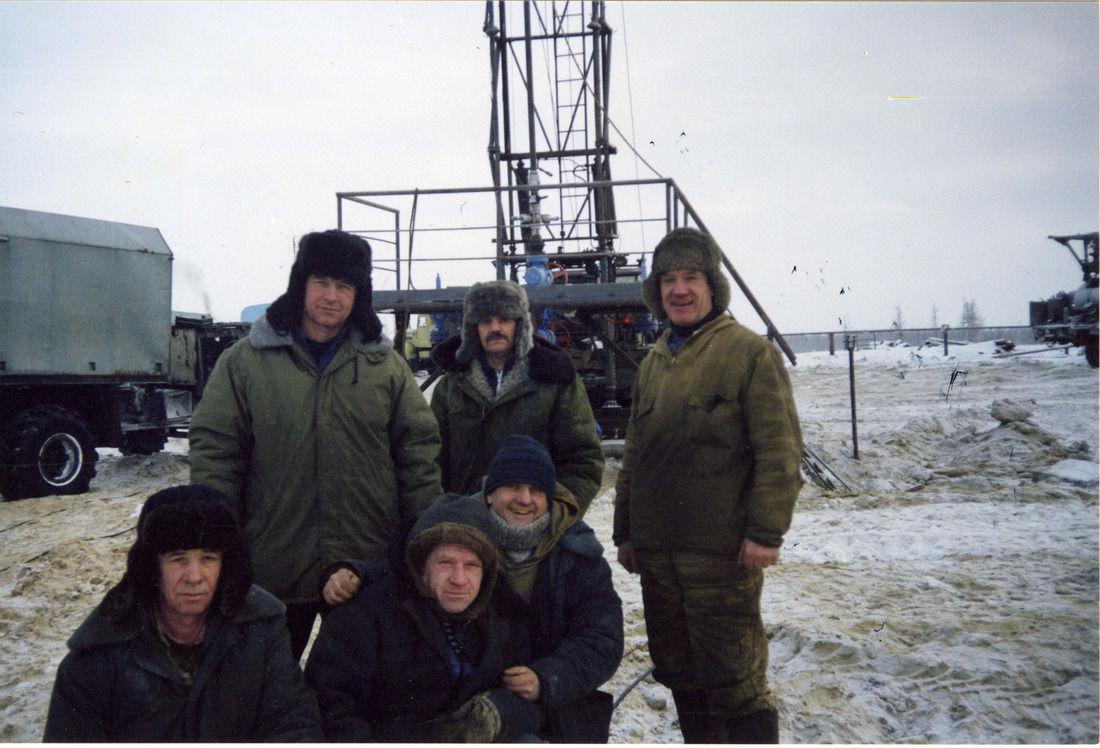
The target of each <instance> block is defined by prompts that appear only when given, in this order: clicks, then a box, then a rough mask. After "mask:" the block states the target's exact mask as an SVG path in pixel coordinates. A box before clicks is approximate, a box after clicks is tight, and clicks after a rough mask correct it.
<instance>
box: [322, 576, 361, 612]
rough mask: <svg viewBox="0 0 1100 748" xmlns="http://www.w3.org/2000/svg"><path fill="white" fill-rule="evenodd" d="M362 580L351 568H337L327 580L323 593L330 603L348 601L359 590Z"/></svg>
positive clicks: (326, 600)
mask: <svg viewBox="0 0 1100 748" xmlns="http://www.w3.org/2000/svg"><path fill="white" fill-rule="evenodd" d="M360 584H361V581H360V579H359V577H357V576H356V575H355V573H354V572H352V570H351V569H347V568H344V569H337V570H336V571H335V572H333V574H332V576H331V577H329V578H328V581H327V582H325V589H324V591H323V592H322V595H323V596H324V598H325V602H326V603H328V604H329V605H339V604H340V603H346V602H347V601H348V600H350V599H351V598H352V596H353V595H354V594H355V593H356V592H358V591H359V585H360Z"/></svg>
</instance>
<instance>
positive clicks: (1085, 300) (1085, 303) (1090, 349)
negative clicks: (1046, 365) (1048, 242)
mask: <svg viewBox="0 0 1100 748" xmlns="http://www.w3.org/2000/svg"><path fill="white" fill-rule="evenodd" d="M1098 235H1100V233H1098V232H1096V231H1094V232H1092V233H1091V234H1073V235H1071V236H1051V237H1048V238H1050V239H1053V240H1054V241H1056V242H1058V243H1059V244H1061V245H1062V246H1064V247H1065V248H1066V249H1068V250H1069V251H1070V254H1072V255H1073V259H1075V260H1077V264H1078V265H1080V266H1081V275H1082V280H1083V282H1082V283H1081V286H1080V288H1078V289H1077V290H1076V291H1063V292H1060V293H1058V294H1056V295H1054V296H1051V297H1050V298H1049V299H1047V300H1046V301H1033V302H1031V314H1030V321H1031V329H1032V330H1033V331H1034V333H1035V340H1037V341H1041V342H1045V343H1047V344H1048V345H1077V346H1084V347H1085V358H1086V359H1088V362H1089V365H1090V366H1092V367H1093V368H1096V367H1097V365H1098V363H1100V362H1098V359H1097V341H1098V338H1097V335H1098V331H1097V320H1098V317H1100V291H1098V289H1097V257H1096V242H1097V236H1098ZM1074 242H1080V243H1081V253H1080V254H1078V252H1077V250H1076V249H1075V248H1074Z"/></svg>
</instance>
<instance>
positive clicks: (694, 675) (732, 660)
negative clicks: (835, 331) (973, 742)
mask: <svg viewBox="0 0 1100 748" xmlns="http://www.w3.org/2000/svg"><path fill="white" fill-rule="evenodd" d="M720 254H721V253H720V250H719V249H718V245H717V244H716V243H715V241H714V240H713V239H712V238H711V237H710V236H709V235H707V234H704V233H702V232H700V231H698V230H696V229H692V228H678V229H674V230H673V231H672V232H671V233H669V234H668V235H667V236H666V237H665V238H664V239H662V240H661V242H660V243H659V244H658V245H657V248H656V249H655V250H654V253H653V272H652V273H651V274H650V275H649V277H648V278H646V280H645V281H644V285H643V297H644V298H645V301H646V303H647V305H648V306H649V307H650V309H651V310H652V311H653V312H654V314H656V315H657V317H658V319H665V318H667V319H668V321H669V323H670V329H668V330H666V331H665V332H664V333H663V334H662V336H661V337H660V339H659V340H658V341H657V344H656V345H655V346H654V348H653V350H652V351H651V352H650V353H649V355H648V356H647V357H646V359H645V360H644V361H643V362H642V365H641V367H640V369H639V371H638V375H637V379H636V380H635V384H634V401H633V404H632V407H631V416H630V422H629V426H628V428H627V434H626V450H625V454H624V457H623V465H622V470H621V471H620V473H619V479H618V483H617V485H616V499H615V526H614V541H615V545H616V546H618V557H619V562H620V563H621V564H622V565H623V567H624V568H626V569H627V571H630V572H632V573H639V574H640V575H641V583H642V599H643V603H644V606H645V619H646V630H647V633H648V635H649V650H650V654H651V656H652V657H653V663H654V665H655V666H656V670H655V671H654V676H655V677H656V679H657V680H658V681H659V682H661V683H662V684H664V685H666V686H667V687H668V688H669V689H670V690H671V691H672V695H673V699H674V701H675V703H676V710H677V712H678V714H679V719H680V728H681V731H682V732H683V735H684V740H685V742H706V743H777V742H778V741H779V724H778V713H777V711H776V704H775V698H774V696H773V695H772V693H771V692H770V690H769V689H768V684H767V678H766V676H767V666H768V640H767V637H766V636H765V634H764V625H763V621H762V619H761V616H760V593H761V590H762V588H763V582H764V572H763V569H764V568H765V567H767V566H770V565H771V564H774V563H775V562H776V561H778V559H779V547H780V545H781V544H782V541H783V534H784V533H785V532H786V531H787V529H788V528H789V527H790V523H791V514H792V512H793V510H794V503H795V499H796V498H797V496H798V492H799V489H800V488H801V485H802V478H801V472H800V464H801V457H802V432H801V428H800V426H799V423H798V414H797V412H796V410H795V405H794V398H793V395H792V391H791V384H790V378H789V377H788V375H787V372H786V369H785V368H784V366H783V363H782V361H781V359H780V357H779V355H778V352H777V351H776V350H775V348H774V347H773V346H772V345H771V344H770V343H768V341H766V340H765V339H763V338H762V337H760V336H758V335H756V334H754V333H752V332H750V331H749V330H747V329H746V328H744V327H742V326H741V325H740V324H739V323H738V322H737V321H736V320H734V319H733V318H732V317H731V316H730V315H729V314H727V313H726V311H725V310H726V307H727V305H728V304H729V300H730V287H729V282H728V281H727V280H726V279H725V277H724V276H723V275H722V273H721V271H720V268H719V262H720Z"/></svg>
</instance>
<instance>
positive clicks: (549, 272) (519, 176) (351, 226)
mask: <svg viewBox="0 0 1100 748" xmlns="http://www.w3.org/2000/svg"><path fill="white" fill-rule="evenodd" d="M482 31H483V33H484V34H485V35H486V36H487V37H488V40H489V45H488V46H489V55H490V70H491V78H492V80H491V83H492V95H491V106H490V128H489V131H490V136H489V144H488V149H487V150H488V156H489V173H490V177H491V181H492V183H491V185H488V186H482V187H464V188H447V189H417V190H405V191H359V192H339V193H337V225H338V227H339V228H341V229H343V230H344V231H349V232H352V233H356V234H359V235H361V236H363V237H364V238H367V239H368V240H369V241H370V242H371V244H372V245H374V246H375V247H382V248H387V249H389V250H390V251H392V255H391V256H390V257H389V258H388V259H384V257H385V252H384V251H382V252H380V251H378V250H377V249H376V251H375V253H374V263H375V266H376V267H378V266H380V265H383V266H388V267H389V268H391V269H392V270H393V271H394V273H395V275H396V280H397V288H398V289H399V290H396V291H376V292H375V293H374V295H373V303H374V308H375V310H376V311H378V312H383V313H389V312H392V313H393V314H394V316H395V321H396V331H397V336H396V337H397V340H396V341H395V342H396V344H397V350H399V351H400V350H407V351H408V354H407V355H409V358H410V364H411V365H412V366H413V368H414V369H417V368H418V367H420V366H427V365H428V364H427V357H426V355H425V354H426V351H427V350H428V348H429V345H428V344H426V343H425V337H426V336H425V335H424V328H425V327H430V328H431V340H432V341H438V340H442V339H445V338H446V337H447V336H448V335H449V334H453V333H454V332H456V331H457V329H458V324H459V320H460V318H459V314H460V312H461V309H462V299H463V297H464V295H465V293H466V291H467V290H468V286H461V285H460V286H447V285H445V283H444V275H445V274H446V272H445V271H444V270H438V268H445V267H459V266H460V264H461V263H465V264H466V266H467V267H468V266H469V263H480V264H481V265H482V266H483V267H484V276H482V278H483V279H484V280H489V279H490V272H491V273H492V277H495V278H496V279H505V278H507V279H510V280H514V281H517V282H522V283H523V284H524V285H525V290H526V292H527V296H528V300H529V301H530V304H531V308H532V312H533V314H534V317H535V319H534V322H535V325H536V329H537V330H538V334H539V335H541V336H543V337H545V338H547V339H549V340H551V341H553V342H556V343H557V344H558V345H560V346H561V347H563V348H564V349H565V350H566V351H567V352H568V353H569V354H570V356H571V357H572V359H573V362H574V364H575V365H576V368H577V371H578V373H579V374H580V376H581V378H582V380H583V382H584V384H585V388H586V391H587V392H588V396H589V399H590V401H591V403H592V409H593V411H594V413H595V415H596V420H597V423H598V424H599V425H600V428H601V431H602V433H603V436H604V438H615V437H621V436H622V434H623V430H624V429H625V424H626V420H627V417H628V415H629V405H630V401H631V397H632V389H633V380H634V372H635V370H636V369H637V366H638V363H639V362H640V361H641V359H642V358H643V357H644V356H645V354H646V352H647V351H648V349H649V347H650V346H651V345H652V343H653V342H654V340H655V339H656V337H657V335H658V334H659V332H660V331H659V330H658V325H657V322H656V320H655V319H654V318H653V316H652V315H650V313H649V310H648V309H647V308H646V306H645V304H644V302H643V301H642V293H641V283H640V281H641V280H643V279H644V277H645V273H646V259H647V256H648V255H649V254H650V253H651V251H652V250H651V247H653V246H655V245H656V243H657V241H659V240H660V238H661V237H663V236H664V235H665V234H666V233H667V232H668V231H670V230H671V229H673V228H676V227H678V226H684V225H690V226H694V227H695V228H698V229H700V230H702V231H707V228H706V226H705V225H704V224H703V221H702V220H701V218H700V217H699V215H698V213H696V211H695V209H694V208H693V207H692V206H691V204H690V203H689V202H688V200H687V198H686V197H685V195H684V194H683V192H682V191H681V190H680V188H679V187H678V186H677V185H676V183H675V181H673V180H672V179H668V178H664V177H654V178H650V179H631V180H616V179H614V178H613V177H612V170H611V157H612V156H614V155H615V154H616V153H617V149H616V147H615V145H613V143H612V134H613V133H616V134H618V133H619V130H618V128H617V127H616V126H615V124H614V122H613V121H612V120H611V117H610V116H609V109H608V100H609V96H610V80H611V60H612V56H611V39H612V29H611V27H610V25H609V24H608V22H607V19H606V17H605V13H604V3H603V2H567V3H554V2H548V3H542V2H531V1H530V0H528V1H527V2H523V3H522V4H520V3H514V2H503V1H501V2H492V0H490V1H489V2H487V3H486V4H485V12H484V17H483V22H482ZM620 137H622V136H621V135H620ZM623 140H625V138H623ZM627 205H629V206H630V208H629V210H627V209H625V208H624V206H627ZM708 233H709V232H708ZM723 262H724V265H725V267H726V270H727V271H728V272H729V274H730V276H731V277H732V278H733V280H734V282H735V283H736V284H737V286H738V287H739V288H740V289H741V291H742V293H744V295H745V297H746V299H747V300H748V301H749V303H750V304H751V305H752V306H753V308H754V309H755V310H756V312H757V313H758V314H759V315H760V318H761V320H762V321H763V322H764V325H765V327H766V330H767V335H768V337H769V338H770V339H772V340H773V341H775V342H776V344H778V345H779V346H780V347H781V348H782V349H783V351H784V353H785V354H786V355H787V356H788V358H789V359H790V360H791V362H792V363H794V360H795V357H794V353H793V352H792V351H791V349H790V347H789V346H788V345H787V343H786V341H785V340H784V339H783V337H782V335H781V334H780V333H779V331H778V330H777V329H776V328H775V325H774V324H772V322H771V320H770V319H769V318H768V316H767V314H765V313H764V310H763V309H762V308H761V306H760V304H759V303H758V302H757V300H756V298H755V297H754V296H753V295H752V293H751V292H750V291H749V289H748V287H747V285H746V284H745V282H744V280H743V279H742V278H741V276H740V275H739V274H738V273H737V271H736V270H735V269H734V267H733V265H732V264H731V263H730V261H729V259H728V257H726V256H725V254H724V253H723ZM424 264H428V265H429V266H430V267H431V269H432V270H436V271H437V273H438V274H437V276H436V281H435V288H414V287H413V283H412V282H411V281H412V275H413V268H414V266H416V267H418V268H422V267H424ZM403 266H404V267H405V272H404V274H403V273H402V267H403ZM403 278H404V279H405V282H406V284H407V285H406V286H405V287H404V288H402V280H403ZM412 315H420V324H419V326H418V328H414V333H415V334H416V336H417V338H418V340H419V342H417V343H416V344H415V345H412V346H410V347H408V348H406V347H405V344H404V343H405V341H404V340H403V337H404V335H405V333H406V329H407V327H408V325H409V323H410V321H411V319H412ZM429 383H430V381H429V382H428V383H425V386H427V384H429Z"/></svg>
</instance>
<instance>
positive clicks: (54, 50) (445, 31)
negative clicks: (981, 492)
mask: <svg viewBox="0 0 1100 748" xmlns="http://www.w3.org/2000/svg"><path fill="white" fill-rule="evenodd" d="M1097 8H1098V5H1097V4H1096V3H1093V2H1084V3H1047V2H1041V3H983V2H964V3H940V2H929V3H926V2H920V3H863V2H859V3H833V2H821V3H805V4H803V3H797V2H778V3H767V2H762V3H749V2H675V3H660V2H628V3H608V5H607V17H608V21H609V23H610V25H611V26H612V28H613V29H614V30H615V36H614V38H613V43H612V49H613V61H612V67H613V72H614V77H613V79H612V94H611V101H610V104H611V106H610V112H611V117H612V119H613V120H614V121H615V123H616V125H617V126H618V127H619V129H620V130H621V131H622V132H623V133H625V134H626V135H627V136H629V137H631V139H632V140H633V142H634V145H635V147H636V148H637V150H638V152H639V153H640V154H641V155H642V156H643V157H644V158H645V160H646V162H648V163H649V164H651V165H652V166H653V167H654V168H655V169H656V170H657V171H658V172H659V173H660V176H662V177H671V178H673V179H675V180H676V182H677V184H678V185H679V186H680V188H681V189H682V191H683V192H684V194H685V195H686V196H687V198H688V200H689V201H690V202H691V203H692V205H693V206H694V207H695V208H696V209H697V210H698V212H699V213H700V215H701V216H702V217H703V220H704V221H705V222H706V224H707V226H708V228H709V229H710V230H711V232H712V233H713V234H715V236H716V237H717V238H718V240H719V242H720V244H721V245H722V246H723V248H724V249H725V250H726V252H727V253H728V255H729V256H730V259H731V261H732V262H733V264H734V265H735V266H736V267H737V269H738V271H739V272H740V274H741V275H742V276H743V277H744V279H745V281H746V282H747V284H748V286H749V287H750V288H751V290H752V292H753V293H754V294H755V295H756V296H757V297H758V299H759V300H760V302H761V304H762V306H763V307H764V309H765V310H766V311H767V312H768V314H769V315H770V316H771V317H772V319H773V321H774V322H775V323H776V324H777V326H778V327H779V329H780V330H781V331H783V332H787V333H793V332H807V331H819V330H834V329H840V328H841V326H842V325H846V326H847V327H848V328H849V329H857V328H885V327H889V326H890V324H891V322H892V320H893V319H894V317H895V314H896V309H897V308H898V307H900V309H901V313H902V318H903V322H904V324H905V325H906V326H908V327H916V326H927V325H930V324H931V323H932V321H933V313H935V315H936V321H937V322H938V323H939V324H944V323H947V324H951V325H955V324H957V323H958V321H959V316H960V313H961V311H962V306H963V302H964V300H967V299H972V300H974V301H975V302H976V304H977V308H978V311H979V312H980V313H981V315H982V316H983V317H984V318H985V321H986V322H987V323H988V324H1005V325H1015V324H1026V323H1027V304H1028V301H1029V300H1032V299H1039V298H1045V297H1047V296H1050V295H1053V294H1054V293H1056V292H1058V291H1063V290H1070V289H1073V288H1076V287H1077V285H1079V283H1080V271H1079V269H1078V267H1077V265H1076V263H1075V262H1074V261H1073V259H1072V258H1071V257H1070V255H1069V253H1068V252H1067V251H1066V250H1065V249H1064V248H1062V247H1061V246H1060V245H1058V244H1056V243H1055V242H1053V241H1051V240H1049V239H1047V236H1048V235H1050V234H1074V233H1083V232H1089V231H1095V230H1096V229H1097V227H1098V225H1100V216H1098V205H1100V194H1098V192H1100V166H1098V164H1100V154H1098V143H1100V131H1098V96H1097V92H1098V80H1100V61H1098V49H1100V44H1098V33H1097V32H1098V14H1097ZM483 15H484V4H483V3H480V2H464V3H439V2H397V3H391V2H335V3H326V2H308V3H307V2H301V3H297V2H280V3H266V2H245V3H232V2H217V3H201V2H186V3H176V2H125V3H121V2H103V3H100V2H74V3H69V2H48V3H47V2H2V3H0V101H2V103H3V104H2V110H0V205H5V206H11V207H17V208H26V209H31V210H41V211H47V212H55V213H67V214H73V215H79V216H86V217H91V218H101V219H106V220H112V221H123V222H131V223H137V224H141V225H147V226H156V227H157V228H159V229H160V230H161V232H162V234H163V235H164V237H165V239H166V241H167V242H168V244H169V246H170V247H171V248H172V251H173V253H174V255H175V270H174V273H175V288H174V299H173V307H174V308H176V309H180V310H185V311H197V312H200V311H205V312H210V313H212V314H214V316H215V317H216V318H218V319H221V320H233V319H238V318H239V315H240V311H241V309H242V308H243V307H245V306H247V305H250V304H255V303H261V302H269V301H271V300H273V299H274V297H276V296H277V295H278V294H280V293H281V292H282V291H283V290H284V289H285V285H286V278H287V271H288V269H289V265H290V263H291V262H292V260H293V247H294V241H295V239H296V238H297V237H299V236H300V235H301V234H303V233H305V232H307V231H311V230H320V229H325V228H331V227H333V226H335V225H336V198H335V193H336V192H338V191H357V190H364V191H367V190H408V189H413V188H436V187H473V186H486V185H488V184H490V183H491V182H490V174H489V166H488V160H487V158H486V155H485V154H486V151H485V149H486V145H487V143H488V132H489V93H490V81H489V53H488V45H487V41H486V37H485V36H484V34H483V33H482V31H481V25H482V20H483ZM616 145H617V146H618V148H619V155H618V156H616V157H615V160H614V161H613V164H612V168H613V176H615V177H616V178H618V179H631V178H635V177H652V176H654V174H653V172H651V171H650V170H649V169H647V168H646V167H645V166H644V165H643V164H642V163H641V162H640V161H636V160H635V159H634V157H633V155H632V154H631V152H630V149H629V148H627V147H626V145H625V144H624V143H623V142H621V139H620V138H619V137H618V136H616ZM659 238H660V237H659V236H656V235H655V236H652V237H651V239H647V241H649V243H650V244H651V245H652V244H655V243H656V241H657V240H658V239H659ZM622 249H623V250H624V251H628V250H629V249H631V248H626V247H624V248H622ZM646 249H652V246H649V247H646ZM491 272H492V271H491V269H486V271H485V275H484V276H482V277H481V278H480V279H488V277H490V275H491ZM456 276H457V279H458V281H460V282H463V283H468V282H470V280H476V279H479V278H472V279H471V278H465V277H462V276H461V273H456ZM391 283H392V281H391ZM384 285H386V281H385V280H382V279H379V278H378V275H377V274H376V286H379V287H381V286H384ZM842 289H843V290H844V293H843V294H842V293H840V291H841V290H842ZM737 297H738V294H737V293H736V292H735V302H734V304H733V305H732V308H733V310H734V312H735V313H736V314H737V315H738V316H739V317H741V318H743V319H744V320H745V321H746V322H747V323H748V324H749V325H750V326H752V327H754V328H755V329H762V328H761V326H760V323H759V320H758V319H756V318H755V316H754V315H753V314H752V313H751V312H750V311H748V310H747V307H745V305H744V303H743V301H742V300H741V299H740V298H737Z"/></svg>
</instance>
